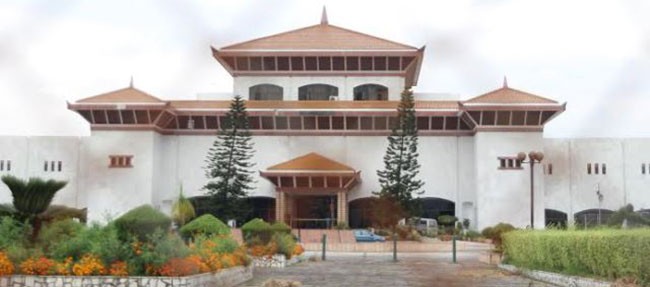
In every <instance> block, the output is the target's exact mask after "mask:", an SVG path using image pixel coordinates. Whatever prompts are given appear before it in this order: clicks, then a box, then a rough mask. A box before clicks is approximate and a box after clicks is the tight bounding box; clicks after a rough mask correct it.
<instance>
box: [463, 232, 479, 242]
mask: <svg viewBox="0 0 650 287" xmlns="http://www.w3.org/2000/svg"><path fill="white" fill-rule="evenodd" d="M480 236H481V234H480V233H478V232H477V231H474V230H467V231H466V232H465V234H464V235H463V239H464V240H468V241H476V240H477V239H478V238H479V237H480Z"/></svg>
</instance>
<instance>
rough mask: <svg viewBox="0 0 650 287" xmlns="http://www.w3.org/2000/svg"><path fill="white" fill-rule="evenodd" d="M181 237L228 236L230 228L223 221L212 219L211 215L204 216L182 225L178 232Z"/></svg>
mask: <svg viewBox="0 0 650 287" xmlns="http://www.w3.org/2000/svg"><path fill="white" fill-rule="evenodd" d="M179 231H180V233H181V234H182V235H183V236H187V237H190V236H196V235H199V234H202V235H206V236H210V235H228V234H230V228H229V227H228V225H226V224H225V223H223V221H221V220H219V219H218V218H216V217H214V216H213V215H212V214H204V215H201V216H199V217H197V218H196V219H194V220H192V221H190V222H189V223H187V224H185V225H183V227H181V229H180V230H179Z"/></svg>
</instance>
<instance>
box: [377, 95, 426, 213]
mask: <svg viewBox="0 0 650 287" xmlns="http://www.w3.org/2000/svg"><path fill="white" fill-rule="evenodd" d="M419 171H420V164H419V163H418V131H417V126H416V118H415V102H414V99H413V92H411V91H410V90H404V92H402V96H401V101H400V103H399V106H398V108H397V119H396V121H395V123H394V125H393V126H392V132H391V135H390V136H388V148H387V149H386V154H385V155H384V169H383V170H378V171H377V176H379V183H380V186H381V190H380V191H379V192H376V193H375V195H378V196H379V198H380V199H381V200H382V201H390V202H394V203H395V208H396V209H398V210H394V213H392V214H394V217H393V218H395V219H398V218H404V217H411V216H415V215H418V214H419V211H420V201H419V200H418V198H416V197H415V196H414V195H417V194H422V193H424V191H421V190H420V189H421V188H422V185H423V184H424V183H423V182H422V181H421V180H418V179H417V175H418V173H419ZM395 219H394V220H391V221H395V222H394V223H393V224H396V223H397V221H396V220H395Z"/></svg>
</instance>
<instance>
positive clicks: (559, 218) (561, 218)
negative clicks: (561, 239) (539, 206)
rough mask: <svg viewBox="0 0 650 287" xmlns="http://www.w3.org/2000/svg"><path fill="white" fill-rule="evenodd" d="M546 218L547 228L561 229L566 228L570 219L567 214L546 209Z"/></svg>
mask: <svg viewBox="0 0 650 287" xmlns="http://www.w3.org/2000/svg"><path fill="white" fill-rule="evenodd" d="M544 217H545V218H546V221H545V223H546V226H555V227H560V228H566V226H567V221H568V219H569V217H568V215H567V214H566V213H565V212H562V211H559V210H555V209H545V210H544Z"/></svg>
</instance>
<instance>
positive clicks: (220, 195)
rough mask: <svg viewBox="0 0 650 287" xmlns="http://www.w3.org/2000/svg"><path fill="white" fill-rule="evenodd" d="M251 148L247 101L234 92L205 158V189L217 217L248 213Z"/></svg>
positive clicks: (251, 181) (237, 216) (251, 164)
mask: <svg viewBox="0 0 650 287" xmlns="http://www.w3.org/2000/svg"><path fill="white" fill-rule="evenodd" d="M254 152H255V151H254V150H253V142H252V138H251V134H250V132H249V131H248V113H247V112H246V105H245V103H244V100H242V98H241V97H240V96H235V98H234V99H233V100H232V102H231V104H230V111H229V112H228V113H226V116H225V119H224V121H223V122H222V123H221V130H220V131H219V133H218V136H217V139H216V140H215V141H214V144H213V145H212V147H211V148H210V150H209V152H208V157H207V160H206V162H207V166H206V167H205V169H206V176H207V177H208V179H209V181H208V183H207V184H206V185H205V187H204V189H205V190H207V193H208V194H209V195H210V196H211V199H212V200H211V206H210V210H211V213H213V215H215V216H216V217H218V218H220V219H222V220H224V221H225V220H230V219H236V220H237V221H239V222H242V221H243V220H244V218H246V216H247V215H248V213H250V208H249V207H248V204H247V200H246V197H247V195H248V191H250V190H251V189H252V187H251V184H252V183H253V178H252V173H253V171H252V170H251V168H252V167H253V166H254V164H253V163H251V162H250V160H251V158H252V157H253V153H254Z"/></svg>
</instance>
